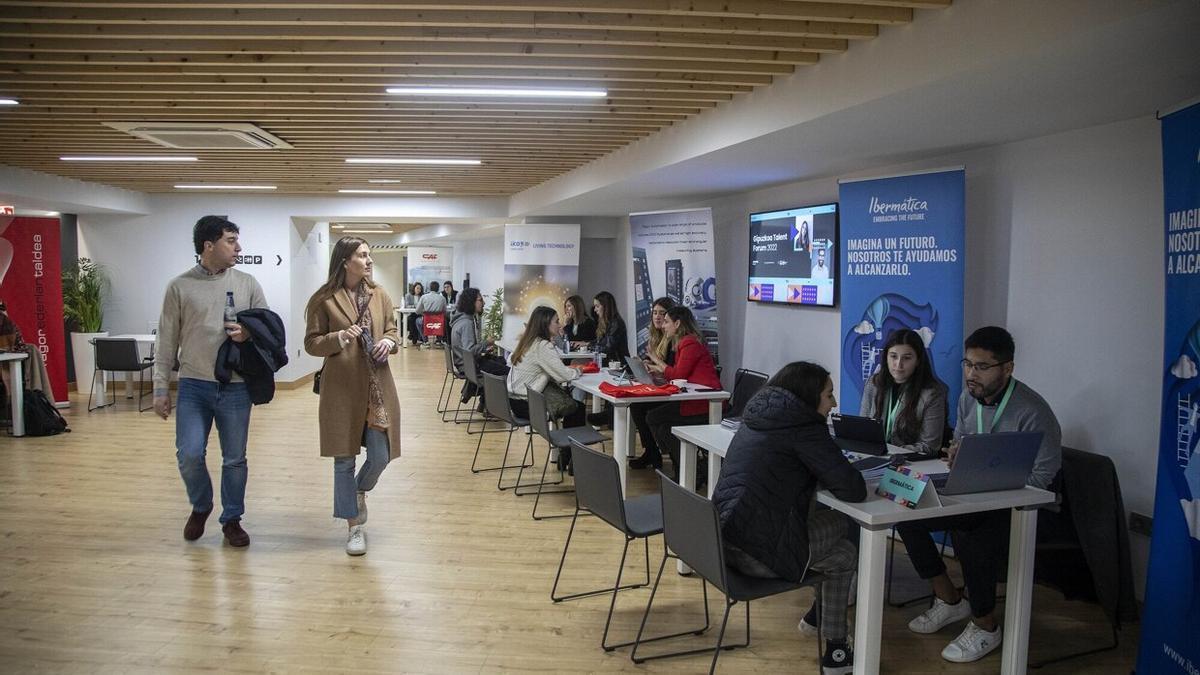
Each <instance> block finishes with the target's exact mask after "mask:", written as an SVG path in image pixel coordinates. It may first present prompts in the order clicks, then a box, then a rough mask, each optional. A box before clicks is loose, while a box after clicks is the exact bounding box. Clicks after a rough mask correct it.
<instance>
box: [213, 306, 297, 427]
mask: <svg viewBox="0 0 1200 675" xmlns="http://www.w3.org/2000/svg"><path fill="white" fill-rule="evenodd" d="M237 321H238V323H240V324H242V326H244V327H245V328H246V332H248V333H249V334H250V339H249V340H247V341H245V342H240V343H239V342H234V341H233V340H231V339H229V338H226V339H225V342H223V343H221V348H220V349H219V350H218V351H217V363H216V366H215V367H214V369H213V376H214V377H216V378H217V381H218V382H223V383H226V384H228V383H229V381H230V373H231V372H235V373H237V374H238V375H241V377H242V379H243V380H245V381H246V389H247V391H249V392H250V402H251V403H253V404H255V405H258V404H261V403H270V402H271V399H273V398H275V372H276V371H278V370H279V369H280V368H282V367H284V366H286V365H287V362H288V357H287V344H286V343H287V338H286V336H285V335H284V328H283V319H280V318H279V315H278V314H276V313H275V312H272V311H271V310H269V309H266V308H265V307H258V308H255V309H244V310H242V311H240V312H238V313H237Z"/></svg>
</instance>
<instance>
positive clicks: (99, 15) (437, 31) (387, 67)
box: [0, 0, 951, 196]
mask: <svg viewBox="0 0 1200 675" xmlns="http://www.w3.org/2000/svg"><path fill="white" fill-rule="evenodd" d="M950 2H951V0H911V1H904V0H825V1H823V2H808V1H803V0H525V1H524V2H514V1H512V0H476V1H475V2H470V3H458V2H438V3H434V2H429V3H424V4H418V3H398V2H388V1H385V0H356V1H354V2H344V3H338V2H324V3H318V2H291V1H288V0H265V1H260V2H195V1H192V2H183V1H172V0H164V1H160V2H101V1H98V0H97V1H82V2H55V1H52V0H51V1H46V0H36V1H30V2H3V1H0V97H13V98H16V99H18V100H19V101H20V102H21V105H20V106H16V107H5V108H0V147H3V148H4V150H3V154H2V155H0V162H3V163H5V164H9V165H13V166H18V167H24V168H28V169H34V170H37V171H44V172H47V173H52V174H57V175H61V176H68V177H71V178H78V179H81V180H88V181H96V182H101V183H106V184H110V185H116V186H120V187H125V188H130V189H134V190H141V191H145V192H170V191H173V188H172V186H173V184H175V183H179V182H188V183H223V184H228V183H260V184H263V183H268V184H273V185H277V186H278V190H277V191H276V192H275V193H274V194H280V193H291V194H331V193H335V192H336V190H337V189H339V188H371V187H374V188H395V189H422V190H436V191H437V192H438V194H439V195H445V196H460V195H510V194H513V193H516V192H519V191H521V190H524V189H526V188H529V187H531V186H534V185H537V184H539V183H541V182H543V181H546V180H548V179H550V178H553V177H555V176H557V175H559V174H562V173H565V172H567V171H570V170H571V169H574V168H576V167H578V166H581V165H583V164H585V163H587V162H589V161H591V160H593V159H596V158H598V157H601V156H603V155H605V154H608V153H610V152H612V151H614V150H616V149H618V148H621V147H622V146H624V145H626V144H628V143H631V142H633V141H635V140H637V139H639V138H643V137H645V136H648V135H650V134H653V133H655V132H656V131H659V130H661V129H662V128H664V127H667V126H670V125H671V124H673V123H675V122H678V121H681V120H685V119H687V118H689V117H691V116H693V115H696V114H698V113H701V112H703V111H704V110H706V109H708V108H712V107H714V106H716V105H719V104H721V103H723V102H725V101H729V100H731V99H733V98H734V97H735V96H737V95H739V94H742V93H745V92H749V91H751V90H753V89H755V88H756V87H762V86H766V85H769V84H770V83H771V81H772V79H773V78H774V77H776V76H779V75H785V76H786V75H788V74H790V73H792V72H794V71H795V69H796V68H803V67H807V66H812V65H814V64H816V63H818V62H819V60H820V58H821V57H822V55H825V54H838V53H840V52H843V51H845V50H847V49H853V43H854V42H855V41H861V40H870V39H872V38H874V37H876V36H877V35H878V33H879V30H880V27H881V26H889V25H898V24H905V23H908V22H910V21H912V20H913V16H914V10H915V9H938V8H944V7H947V6H949V5H950ZM399 85H440V86H485V87H530V88H603V89H605V90H607V92H608V95H607V97H605V98H602V99H586V100H583V99H581V100H578V101H567V100H560V99H522V98H504V99H489V98H480V97H472V98H466V97H442V96H423V97H399V96H393V95H389V94H387V93H385V91H384V89H385V88H386V87H387V86H399ZM813 94H814V95H817V96H819V95H820V92H814V93H813ZM104 121H125V122H132V121H158V122H165V121H172V122H178V121H210V122H250V123H253V124H257V125H258V126H260V127H261V128H263V129H265V130H267V131H269V132H271V133H272V134H275V135H276V136H279V137H281V138H282V139H283V140H285V141H287V142H288V143H290V144H291V145H293V146H295V148H294V149H292V150H265V151H229V150H224V151H193V150H187V151H183V150H172V149H170V148H165V147H162V146H159V145H156V144H154V143H151V142H149V141H145V140H141V139H138V138H135V137H132V136H129V135H126V134H124V133H122V132H120V131H117V130H114V129H111V128H109V127H107V126H104V125H103V124H102V122H104ZM85 154H105V155H112V154H126V155H133V154H136V155H150V154H185V155H196V156H198V157H200V159H201V161H200V162H196V163H191V164H186V165H184V164H169V165H164V164H134V163H122V164H93V163H87V164H77V163H67V162H62V161H59V159H58V157H59V156H61V155H85ZM346 157H450V158H469V159H480V160H482V161H483V165H481V166H450V167H428V166H373V165H348V164H346V163H345V162H344V159H345V158H346ZM370 178H386V179H398V180H399V181H401V182H400V183H399V184H393V185H369V184H368V183H367V180H368V179H370Z"/></svg>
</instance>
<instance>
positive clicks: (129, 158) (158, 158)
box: [59, 155, 200, 162]
mask: <svg viewBox="0 0 1200 675" xmlns="http://www.w3.org/2000/svg"><path fill="white" fill-rule="evenodd" d="M59 159H61V160H62V161H64V162H198V161H200V160H199V159H198V158H196V157H181V156H178V155H146V156H137V155H118V156H102V155H79V156H67V157H59Z"/></svg>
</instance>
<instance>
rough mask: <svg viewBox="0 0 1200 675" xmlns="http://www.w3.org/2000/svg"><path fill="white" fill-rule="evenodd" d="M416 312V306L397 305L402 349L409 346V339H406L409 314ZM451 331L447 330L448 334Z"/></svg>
mask: <svg viewBox="0 0 1200 675" xmlns="http://www.w3.org/2000/svg"><path fill="white" fill-rule="evenodd" d="M416 313H417V308H416V307H397V308H396V321H397V322H398V323H399V324H400V347H401V348H402V349H407V348H408V340H406V339H405V335H406V334H407V333H408V315H409V314H416ZM449 333H450V331H449V330H447V331H446V334H447V335H448V334H449Z"/></svg>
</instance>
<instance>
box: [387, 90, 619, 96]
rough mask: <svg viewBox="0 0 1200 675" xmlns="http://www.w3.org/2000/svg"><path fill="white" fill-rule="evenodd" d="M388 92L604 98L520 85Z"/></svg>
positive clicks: (600, 92)
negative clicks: (527, 87)
mask: <svg viewBox="0 0 1200 675" xmlns="http://www.w3.org/2000/svg"><path fill="white" fill-rule="evenodd" d="M387 93H389V94H404V95H408V96H514V97H523V96H525V97H539V98H604V97H605V96H608V92H607V91H605V90H603V89H524V88H520V87H388V89H387Z"/></svg>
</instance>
